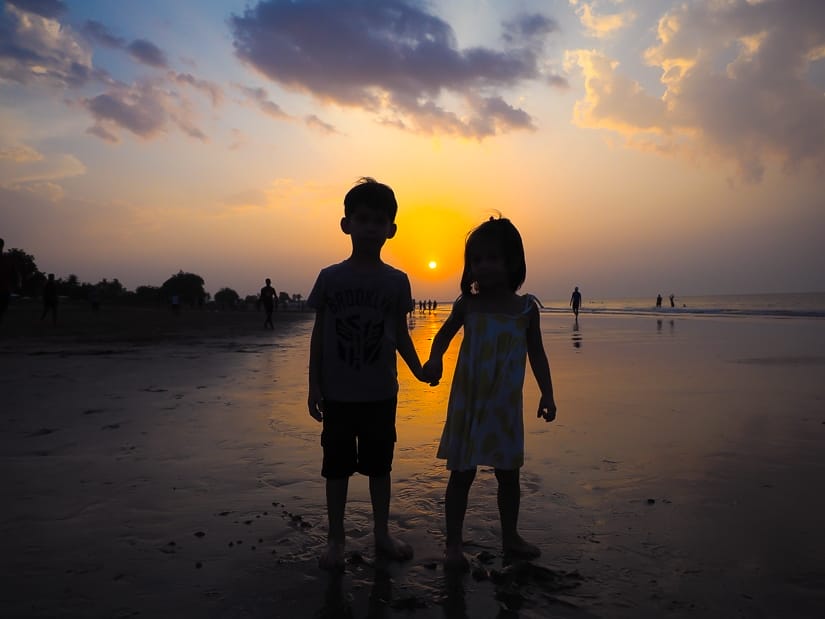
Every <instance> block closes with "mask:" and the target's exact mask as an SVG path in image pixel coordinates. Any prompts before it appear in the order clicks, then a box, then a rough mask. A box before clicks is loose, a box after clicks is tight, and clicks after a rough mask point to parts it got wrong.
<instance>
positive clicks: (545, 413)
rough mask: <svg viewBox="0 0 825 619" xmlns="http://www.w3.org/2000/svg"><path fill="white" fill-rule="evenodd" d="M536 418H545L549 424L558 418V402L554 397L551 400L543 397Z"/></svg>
mask: <svg viewBox="0 0 825 619" xmlns="http://www.w3.org/2000/svg"><path fill="white" fill-rule="evenodd" d="M536 417H543V418H544V420H545V421H546V422H547V423H550V422H551V421H553V420H554V419H555V418H556V402H555V401H554V400H553V396H550V397H549V398H546V397H544V396H541V400H540V401H539V410H538V412H537V413H536Z"/></svg>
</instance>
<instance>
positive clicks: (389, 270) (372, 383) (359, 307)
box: [307, 177, 425, 569]
mask: <svg viewBox="0 0 825 619" xmlns="http://www.w3.org/2000/svg"><path fill="white" fill-rule="evenodd" d="M397 211H398V204H397V202H396V199H395V194H394V193H393V191H392V189H391V188H390V187H388V186H387V185H384V184H382V183H379V182H377V181H375V180H374V179H372V178H368V177H365V178H362V179H361V180H360V181H359V182H358V183H357V184H356V185H355V186H354V187H353V188H352V189H350V191H349V192H348V193H347V195H346V196H345V198H344V217H343V218H342V219H341V224H340V225H341V230H342V231H343V232H344V234H346V235H348V236H349V237H350V241H351V243H352V253H351V255H350V257H349V258H347V259H346V260H344V261H343V262H340V263H338V264H333V265H331V266H328V267H326V268H324V269H322V270H321V272H320V273H319V274H318V278H317V280H316V281H315V285H314V286H313V288H312V291H311V292H310V294H309V297H308V298H307V305H308V306H309V307H312V308H314V309H315V325H314V327H313V329H312V338H311V341H310V354H309V396H308V398H307V405H308V407H309V414H310V415H311V416H312V417H313V418H314V419H316V420H317V421H319V422H322V423H323V430H322V433H321V445H322V448H323V464H322V467H321V475H322V476H323V477H324V478H325V479H326V499H327V518H328V522H329V530H328V534H327V547H326V550H325V551H324V552H323V553H322V554H321V556H320V558H319V560H318V564H319V565H320V567H321V568H323V569H341V568H343V566H344V547H345V533H344V511H345V507H346V502H347V489H348V486H349V478H350V476H352V475H353V474H354V473H361V474H362V475H367V476H368V477H369V491H370V498H371V502H372V513H373V532H374V536H375V549H376V553H381V554H384V555H386V556H387V557H389V558H391V559H395V560H399V561H403V560H407V559H410V558H412V555H413V550H412V548H411V547H410V545H409V544H407V543H406V542H403V541H401V540H400V539H397V538H396V537H394V536H392V535H390V533H389V527H388V520H389V505H390V495H391V485H392V482H391V477H390V471H391V470H392V460H393V451H394V448H395V440H396V430H395V412H396V405H397V397H398V376H397V371H396V352H397V353H398V354H400V355H401V358H402V359H403V360H404V362H405V363H406V364H407V365H408V366H409V368H410V370H411V371H412V373H413V375H414V376H415V377H416V378H418V379H419V380H425V379H424V376H423V371H422V369H421V361H420V360H419V357H418V354H417V353H416V351H415V347H414V346H413V343H412V339H411V338H410V333H409V330H408V328H407V319H406V316H407V313H408V312H410V311H411V310H412V308H413V300H412V292H411V289H410V282H409V279H408V278H407V275H406V273H404V272H403V271H400V270H398V269H395V268H393V267H391V266H390V265H388V264H386V263H384V262H383V261H382V260H381V248H382V247H383V246H384V243H385V242H386V241H387V239H391V238H392V237H393V236H395V233H396V225H395V215H396V213H397Z"/></svg>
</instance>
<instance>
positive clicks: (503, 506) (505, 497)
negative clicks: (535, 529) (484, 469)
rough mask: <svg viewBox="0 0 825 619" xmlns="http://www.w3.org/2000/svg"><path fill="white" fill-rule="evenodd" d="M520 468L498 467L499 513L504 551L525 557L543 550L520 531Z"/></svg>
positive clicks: (535, 555) (532, 557)
mask: <svg viewBox="0 0 825 619" xmlns="http://www.w3.org/2000/svg"><path fill="white" fill-rule="evenodd" d="M519 472H520V471H519V469H514V470H512V471H504V470H499V469H496V479H497V480H498V513H499V517H500V518H501V540H502V546H503V547H504V552H505V553H508V554H512V555H516V556H518V557H522V558H525V559H535V558H537V557H539V556H541V550H539V547H538V546H536V545H535V544H531V543H530V542H528V541H527V540H525V539H524V538H523V537H521V535H519V533H518V513H519V507H520V506H521V484H520V483H519Z"/></svg>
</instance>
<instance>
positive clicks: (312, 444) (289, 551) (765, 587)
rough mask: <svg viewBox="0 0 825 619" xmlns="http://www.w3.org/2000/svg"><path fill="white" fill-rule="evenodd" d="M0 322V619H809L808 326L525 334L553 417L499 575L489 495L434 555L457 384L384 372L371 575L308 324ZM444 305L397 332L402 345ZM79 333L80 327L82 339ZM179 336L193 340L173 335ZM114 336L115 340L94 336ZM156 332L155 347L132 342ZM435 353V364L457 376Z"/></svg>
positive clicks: (490, 484)
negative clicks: (334, 508) (464, 545)
mask: <svg viewBox="0 0 825 619" xmlns="http://www.w3.org/2000/svg"><path fill="white" fill-rule="evenodd" d="M16 309H17V310H18V313H17V314H11V313H10V314H9V315H8V316H7V320H6V322H5V323H4V325H3V326H2V329H0V391H1V392H2V411H1V412H0V454H2V456H1V457H2V460H3V471H4V475H3V478H2V481H1V482H0V484H2V496H3V497H4V508H3V510H2V513H0V535H1V536H2V539H3V540H4V543H3V566H4V568H3V573H4V586H3V593H2V596H0V616H3V617H138V616H140V617H335V616H342V617H349V616H351V617H366V616H373V617H417V618H422V619H423V618H430V617H464V616H466V617H472V618H476V617H482V618H483V617H525V618H526V617H547V616H554V617H606V618H610V617H628V618H630V617H736V616H741V617H776V616H783V617H784V616H788V617H819V616H821V611H822V608H825V567H824V566H823V564H822V557H823V556H825V531H823V528H822V522H825V496H823V493H822V491H821V487H822V479H823V477H825V451H823V449H822V444H823V441H824V440H825V413H823V410H825V406H823V403H825V387H823V386H822V380H821V377H822V376H823V370H825V322H822V321H817V320H777V319H773V320H767V319H765V320H761V319H739V318H737V319H713V318H690V317H679V318H675V319H674V320H673V321H672V322H671V320H670V319H669V317H665V318H663V319H662V320H661V321H659V320H657V319H656V318H652V317H650V316H604V315H598V316H597V315H587V314H583V315H582V316H581V317H580V319H579V321H578V328H575V325H574V321H573V319H572V317H571V316H568V315H545V316H544V317H543V329H544V332H545V342H546V345H547V348H548V352H549V356H550V361H551V366H552V369H553V377H554V382H555V386H556V392H557V403H558V406H559V418H558V420H557V421H556V422H555V423H553V424H549V425H548V424H544V422H540V421H539V420H536V419H535V418H534V413H533V410H532V409H533V408H534V407H535V405H536V402H537V392H536V389H535V385H534V383H533V381H532V377H531V376H529V373H528V378H527V382H526V385H525V405H526V409H527V410H526V424H525V425H526V428H527V461H526V464H525V467H524V470H523V473H522V486H523V489H522V491H523V497H522V514H521V528H522V531H523V534H524V535H525V537H527V538H528V539H530V540H531V541H533V542H534V543H537V544H538V545H539V546H540V548H541V549H542V557H541V558H540V559H538V560H537V561H534V562H531V563H514V564H510V563H507V562H506V561H505V560H504V558H503V557H502V556H501V551H500V543H499V537H498V516H497V511H496V507H495V480H494V478H493V475H492V473H491V472H490V471H487V470H481V471H479V475H478V477H477V480H476V484H475V485H474V487H473V491H472V492H471V495H470V508H469V510H468V515H467V522H466V525H467V526H466V537H467V540H468V551H469V553H470V555H471V558H472V570H471V572H470V573H469V574H466V575H464V576H460V577H453V576H450V575H448V574H445V573H444V570H443V569H442V566H441V564H440V562H439V559H440V555H441V548H442V545H443V522H442V520H443V518H442V508H443V493H444V485H445V483H446V478H447V474H446V471H445V470H444V466H443V462H441V461H438V460H436V459H435V458H434V454H435V448H436V445H437V442H438V438H439V435H440V431H441V424H442V422H443V418H444V409H445V405H446V398H447V394H448V384H449V374H448V375H447V376H445V380H444V381H443V383H442V385H441V386H439V387H437V388H430V387H427V386H424V385H420V384H418V383H415V381H414V379H412V377H411V376H410V374H409V372H408V371H407V370H406V368H404V367H401V368H400V372H399V374H400V379H401V389H402V392H401V396H400V403H399V414H398V429H399V443H398V445H397V450H396V462H395V467H394V471H393V479H394V486H393V487H394V497H393V503H392V514H391V520H392V526H393V528H394V530H395V531H397V532H398V533H399V534H400V535H402V536H404V537H405V539H407V540H409V541H410V542H411V543H412V544H413V546H414V548H415V551H416V556H415V558H414V559H413V560H412V561H410V562H408V563H405V564H397V563H386V562H385V561H384V560H382V559H380V558H376V557H375V555H374V552H373V548H372V544H371V538H372V535H371V517H370V508H369V497H368V493H367V487H366V480H364V479H363V478H360V477H356V478H354V479H353V481H352V482H351V485H350V500H349V505H348V511H347V521H346V524H347V529H348V549H347V550H348V555H347V558H348V563H347V568H346V570H345V572H344V574H343V575H341V576H340V577H330V576H329V575H328V574H326V573H324V572H322V571H320V570H319V569H318V568H317V566H316V557H317V555H318V553H319V552H320V550H321V549H322V548H323V545H324V539H325V533H326V526H325V516H324V513H325V512H324V498H323V482H322V480H321V478H320V475H319V468H320V445H319V441H318V436H319V430H320V427H319V425H318V424H317V423H316V422H314V421H313V420H312V419H311V418H310V417H309V415H308V414H307V413H306V405H305V399H306V393H305V385H306V364H307V343H308V338H309V332H310V329H311V315H310V314H300V313H297V312H296V313H292V314H290V315H289V316H286V315H280V316H279V315H278V314H276V325H275V326H276V328H275V330H273V331H264V330H263V329H261V328H260V324H262V321H263V315H262V314H260V313H257V312H251V313H248V314H246V315H241V314H237V315H234V316H230V317H226V316H224V315H220V316H217V315H216V316H213V317H210V316H209V315H203V316H198V317H195V316H194V314H193V313H190V312H184V313H183V314H182V315H181V316H177V317H174V318H175V319H182V320H178V321H177V322H170V316H169V315H167V314H160V315H155V314H152V315H151V316H150V315H144V319H143V320H138V318H137V317H136V315H135V314H134V312H125V313H123V314H120V315H118V314H116V311H117V310H115V309H106V310H104V311H106V312H107V313H106V314H105V318H101V317H100V316H98V317H97V318H94V319H89V318H88V316H87V315H86V314H84V313H82V312H81V310H77V313H76V315H75V316H74V321H72V314H71V312H69V311H67V312H66V314H65V316H61V319H63V318H65V323H63V324H61V325H59V327H58V329H59V330H49V328H47V326H46V325H43V324H39V323H37V321H33V320H32V319H31V317H30V316H22V315H21V314H20V313H19V309H20V308H16ZM443 317H444V314H443V313H441V312H439V313H438V314H437V315H432V314H423V315H422V314H416V317H415V320H414V325H413V327H414V328H413V330H412V333H413V339H414V341H415V343H416V347H417V348H418V350H419V354H421V355H424V354H426V352H427V351H428V349H429V340H430V339H431V338H432V335H433V334H434V332H435V330H436V329H437V328H438V326H439V324H440V322H441V320H443ZM95 321H97V322H95ZM184 321H186V322H184ZM105 325H108V326H105ZM147 325H149V326H151V328H148V326H147ZM456 352H457V342H456V343H454V345H453V348H452V349H451V351H450V353H448V358H446V359H445V367H446V368H451V367H452V364H453V363H454V356H455V354H456Z"/></svg>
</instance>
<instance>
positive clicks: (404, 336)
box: [395, 313, 427, 382]
mask: <svg viewBox="0 0 825 619" xmlns="http://www.w3.org/2000/svg"><path fill="white" fill-rule="evenodd" d="M396 324H397V325H398V327H397V328H396V333H395V349H396V350H397V351H398V354H399V355H401V358H402V359H403V360H404V363H406V364H407V367H408V368H410V371H411V372H412V373H413V376H415V377H416V378H417V379H418V380H420V381H424V382H427V379H426V378H425V377H424V372H423V370H422V369H421V359H419V357H418V352H417V351H416V350H415V345H414V344H413V341H412V337H410V330H409V329H408V328H407V314H406V313H405V314H402V315H400V316H398V318H397V320H396Z"/></svg>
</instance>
